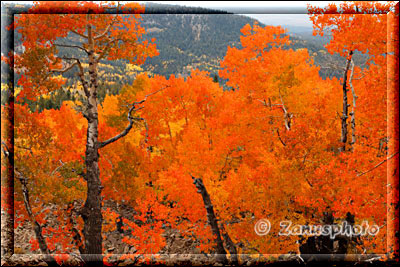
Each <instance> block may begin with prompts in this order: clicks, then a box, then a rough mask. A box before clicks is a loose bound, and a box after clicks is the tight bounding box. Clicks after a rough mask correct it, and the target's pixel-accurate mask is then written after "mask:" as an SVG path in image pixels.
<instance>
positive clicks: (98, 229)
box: [81, 25, 103, 264]
mask: <svg viewBox="0 0 400 267" xmlns="http://www.w3.org/2000/svg"><path fill="white" fill-rule="evenodd" d="M87 30H88V55H89V77H90V83H89V84H90V88H89V92H88V93H89V96H88V102H87V108H86V116H85V117H86V119H87V121H88V128H87V140H86V153H85V165H86V173H85V179H86V181H87V198H86V202H85V205H84V207H83V209H82V211H81V215H82V218H83V221H84V226H83V235H84V237H85V255H84V256H83V257H82V258H83V259H84V260H85V262H87V263H94V264H102V261H103V256H102V243H103V242H102V241H103V240H102V235H101V234H102V224H103V217H102V214H101V202H102V199H101V190H102V186H101V181H100V171H99V153H98V150H99V143H98V112H97V62H96V59H95V56H94V43H93V42H94V40H93V35H92V28H91V25H88V27H87Z"/></svg>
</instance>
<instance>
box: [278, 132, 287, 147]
mask: <svg viewBox="0 0 400 267" xmlns="http://www.w3.org/2000/svg"><path fill="white" fill-rule="evenodd" d="M276 133H277V134H278V138H279V141H281V143H282V145H283V146H286V144H285V143H284V142H283V140H282V138H281V135H280V134H279V129H278V128H276Z"/></svg>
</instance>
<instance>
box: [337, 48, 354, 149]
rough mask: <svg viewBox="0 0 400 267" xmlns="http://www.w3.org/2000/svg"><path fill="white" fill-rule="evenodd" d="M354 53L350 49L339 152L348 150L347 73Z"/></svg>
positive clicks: (344, 77) (344, 82) (345, 75)
mask: <svg viewBox="0 0 400 267" xmlns="http://www.w3.org/2000/svg"><path fill="white" fill-rule="evenodd" d="M352 55H353V51H350V53H349V57H348V59H347V64H346V69H345V71H344V75H343V113H342V118H341V120H342V133H341V137H340V142H342V146H341V147H339V152H343V151H345V150H346V142H347V118H348V114H349V104H348V103H347V92H348V91H349V89H347V73H348V72H349V69H350V62H351V58H352Z"/></svg>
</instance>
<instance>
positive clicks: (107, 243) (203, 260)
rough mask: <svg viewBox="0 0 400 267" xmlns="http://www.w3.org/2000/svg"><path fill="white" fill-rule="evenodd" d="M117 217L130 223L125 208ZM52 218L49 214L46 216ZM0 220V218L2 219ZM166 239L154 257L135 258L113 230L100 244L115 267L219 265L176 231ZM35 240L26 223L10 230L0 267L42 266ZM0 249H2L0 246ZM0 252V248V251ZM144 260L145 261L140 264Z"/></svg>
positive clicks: (76, 260)
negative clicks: (9, 252) (10, 243)
mask: <svg viewBox="0 0 400 267" xmlns="http://www.w3.org/2000/svg"><path fill="white" fill-rule="evenodd" d="M105 206H106V207H109V208H111V209H116V207H115V205H114V204H113V203H111V202H109V203H106V204H105ZM47 208H49V209H57V207H56V206H55V205H49V206H48V207H47ZM119 210H120V212H121V214H122V215H123V216H124V217H125V218H128V219H133V213H134V211H133V210H132V209H130V208H128V207H125V208H122V209H121V208H120V209H119ZM49 214H52V213H49ZM2 217H3V216H2ZM46 220H48V225H49V226H52V227H54V226H55V225H57V219H56V218H55V217H52V216H51V215H49V216H48V217H46ZM1 226H2V229H4V228H3V226H4V222H3V219H2V225H1ZM3 233H4V232H3V230H2V239H3ZM164 235H165V237H166V245H165V247H164V248H163V249H162V250H161V251H159V252H158V253H159V254H155V255H137V254H135V253H136V249H135V247H133V246H130V245H128V244H126V243H124V242H122V234H121V233H120V232H118V231H117V230H115V231H113V232H109V233H107V234H106V238H105V240H104V248H105V250H106V251H107V253H110V254H112V256H111V257H110V258H109V260H108V261H109V262H111V263H113V262H114V263H116V264H118V265H119V266H126V265H136V264H140V263H143V262H147V263H157V262H158V263H163V264H165V265H170V266H173V265H194V266H201V265H215V266H218V265H221V264H220V263H218V262H217V261H216V257H215V255H212V254H204V253H201V252H200V250H199V249H198V248H197V247H196V246H197V244H196V242H194V241H193V240H191V239H185V238H183V237H182V236H181V235H180V234H179V232H178V231H177V230H174V229H166V230H165V233H164ZM34 236H35V234H34V231H33V228H32V225H31V224H30V223H28V222H27V223H25V224H24V225H22V226H19V227H17V228H16V229H15V230H14V255H13V256H12V258H11V261H10V262H7V263H6V262H4V260H3V257H2V263H1V264H2V266H3V265H14V266H20V265H25V266H27V265H28V266H32V265H35V266H46V263H45V262H44V261H43V259H42V256H41V255H40V251H39V250H35V251H32V249H31V244H30V243H29V240H30V239H31V238H33V237H34ZM2 246H3V245H2ZM2 251H3V248H2ZM121 255H131V257H129V258H127V259H124V260H122V261H121V260H118V259H119V258H120V256H121ZM144 259H146V261H144ZM239 259H240V262H241V264H243V265H244V266H246V265H252V264H256V263H259V262H260V261H262V262H265V261H266V259H265V258H263V257H262V256H259V255H240V257H239ZM80 263H81V259H80V257H79V251H78V250H76V251H73V252H72V257H70V260H69V262H68V264H69V265H79V264H80Z"/></svg>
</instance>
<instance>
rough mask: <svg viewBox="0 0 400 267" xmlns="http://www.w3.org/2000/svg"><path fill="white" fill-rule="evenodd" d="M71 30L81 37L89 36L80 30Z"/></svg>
mask: <svg viewBox="0 0 400 267" xmlns="http://www.w3.org/2000/svg"><path fill="white" fill-rule="evenodd" d="M71 32H72V33H74V34H76V35H79V36H80V37H83V38H86V39H87V38H88V36H87V35H85V34H83V33H79V32H77V31H75V30H71Z"/></svg>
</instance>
